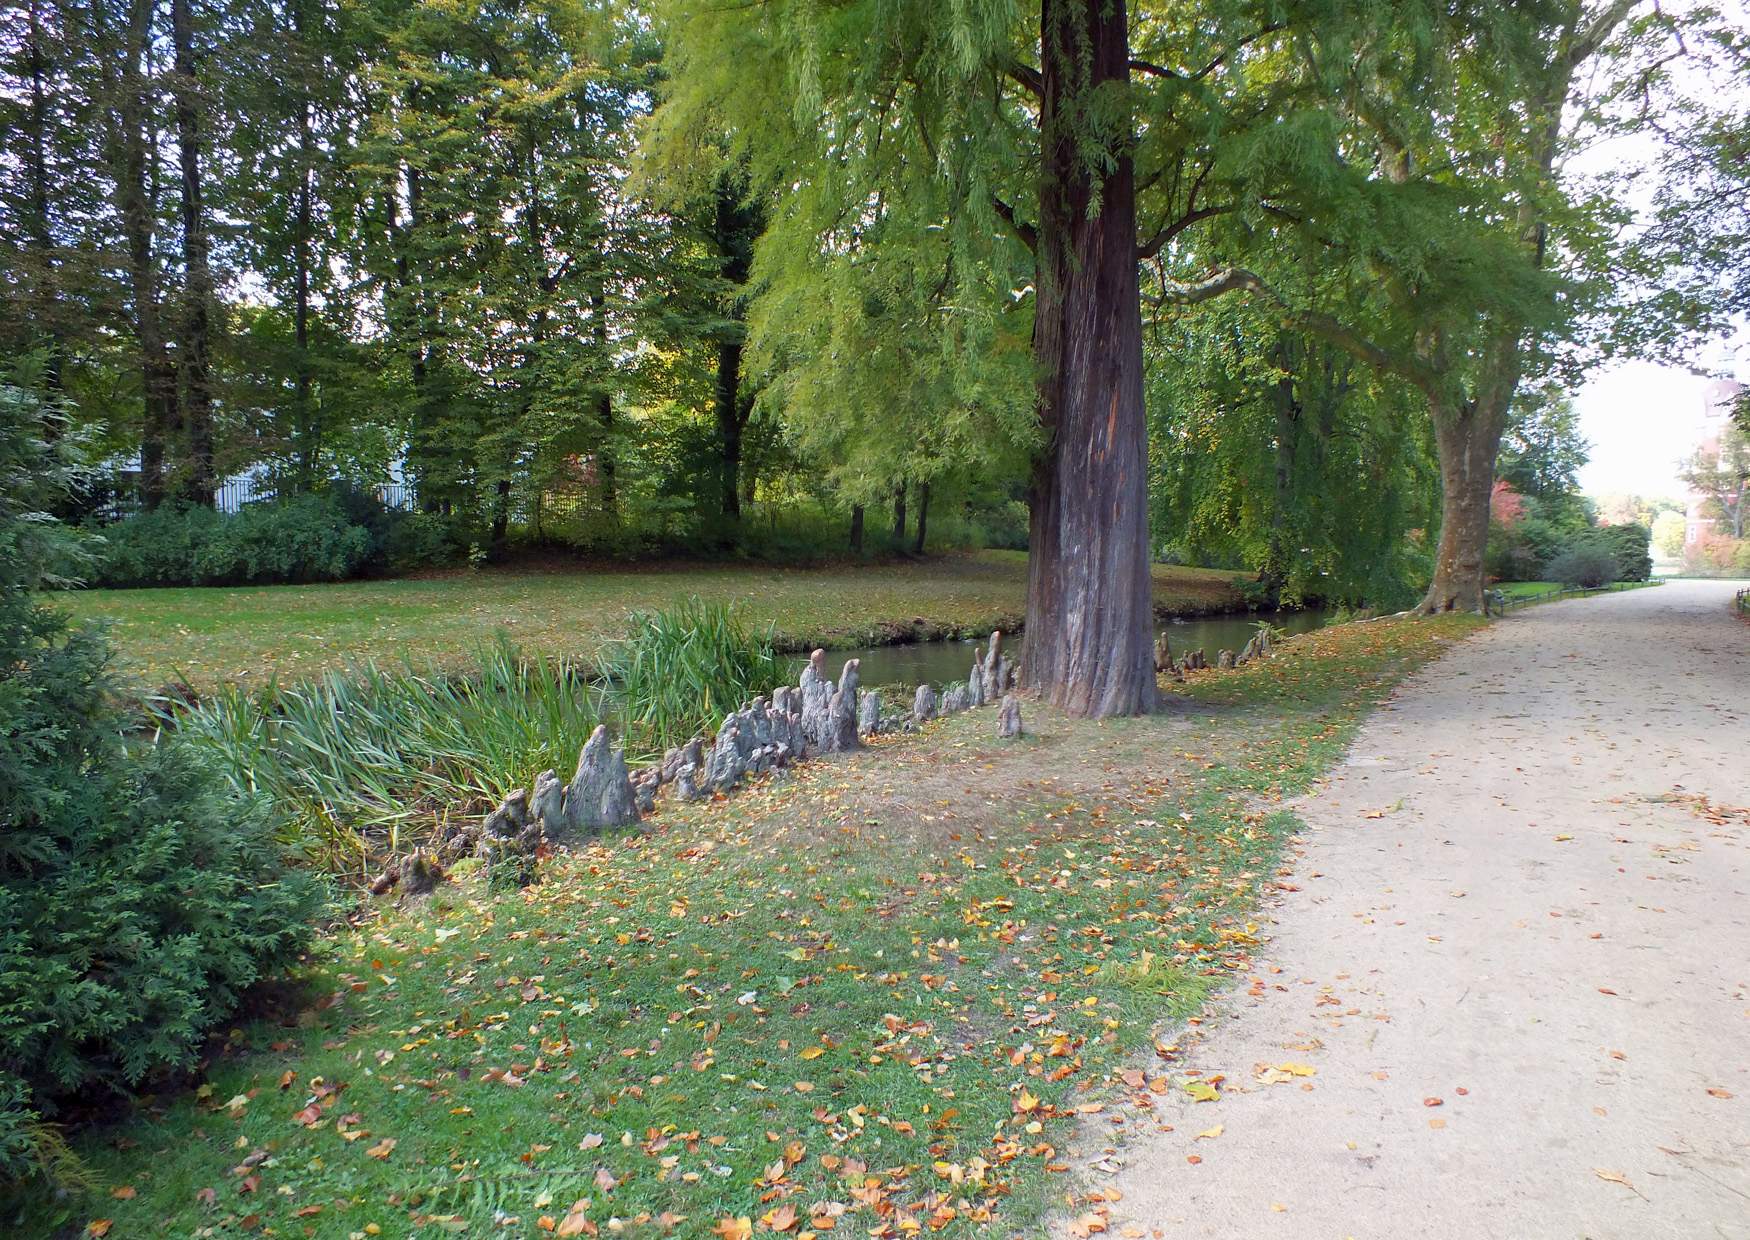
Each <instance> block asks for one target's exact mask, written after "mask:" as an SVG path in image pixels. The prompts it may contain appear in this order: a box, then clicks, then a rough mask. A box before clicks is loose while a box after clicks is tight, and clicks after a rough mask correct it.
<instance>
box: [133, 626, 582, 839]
mask: <svg viewBox="0 0 1750 1240" xmlns="http://www.w3.org/2000/svg"><path fill="white" fill-rule="evenodd" d="M602 699H603V695H602V693H601V691H600V690H599V689H598V688H596V687H595V686H592V685H591V684H590V683H589V681H588V680H587V678H586V677H584V676H583V675H581V674H579V673H578V672H577V671H576V670H575V669H572V668H570V667H567V666H566V665H564V664H562V663H560V662H558V661H556V660H553V659H550V658H547V657H545V656H542V655H532V656H531V655H526V654H524V653H523V652H521V651H519V650H517V649H516V648H515V647H513V646H511V645H510V644H509V643H507V642H500V643H498V644H496V645H493V646H490V647H487V648H486V649H484V650H482V651H480V652H479V654H478V655H477V657H476V659H475V660H474V666H473V667H472V668H470V669H469V670H467V671H466V672H464V673H462V674H457V673H455V672H449V671H444V672H440V671H437V670H435V669H421V668H418V667H415V666H414V665H413V664H412V663H411V662H407V663H404V664H403V665H402V666H401V667H399V668H385V667H382V666H380V665H378V664H376V663H374V662H367V663H364V664H361V665H359V666H357V667H355V668H353V669H352V671H351V672H350V673H341V672H328V673H325V674H323V675H322V676H320V677H318V678H316V679H315V680H312V681H308V682H305V683H302V684H297V685H291V686H280V685H277V684H271V685H269V686H268V687H267V688H266V689H265V690H262V691H258V692H253V693H251V692H246V691H244V690H241V689H238V688H236V687H228V688H225V689H222V690H220V691H219V692H217V693H215V694H214V695H212V696H210V697H207V698H204V699H202V700H200V701H198V702H195V703H193V704H188V703H183V702H178V701H172V700H167V699H157V700H155V701H154V702H153V703H152V709H153V711H154V713H155V714H156V716H157V718H158V721H159V723H160V725H161V734H163V735H169V734H171V733H174V735H175V736H176V738H177V739H178V741H179V742H182V743H190V744H194V745H196V746H199V747H200V748H202V749H203V750H205V751H206V752H207V753H208V754H209V755H211V756H212V758H213V759H214V760H215V763H216V765H217V766H218V768H219V770H220V771H221V772H222V773H223V774H224V776H225V778H227V779H228V780H229V781H230V782H231V783H232V785H233V786H234V787H235V788H236V789H237V790H238V791H240V792H245V793H250V794H259V795H263V796H265V797H266V798H267V800H268V802H269V804H271V805H272V806H273V808H274V810H275V811H276V813H277V814H278V815H279V817H280V819H281V821H282V823H283V830H284V832H285V834H286V836H287V838H288V839H289V840H290V841H291V842H294V843H296V844H298V845H300V846H302V847H303V848H305V849H306V850H307V851H308V852H309V853H310V854H311V855H312V857H313V859H315V860H317V861H319V862H320V863H321V864H323V865H324V866H326V867H327V868H329V869H332V870H335V871H337V872H340V873H348V872H363V871H364V870H365V869H367V868H368V867H369V866H370V865H371V864H372V862H373V861H374V860H375V859H376V858H377V857H378V855H379V854H381V853H382V852H384V851H394V850H395V849H396V847H397V845H398V843H399V836H400V835H401V834H402V833H403V832H405V831H407V830H408V829H410V828H417V829H422V830H429V829H430V828H431V827H434V826H439V825H441V824H442V823H443V822H444V821H445V820H446V819H449V818H453V817H455V816H457V815H470V814H477V813H480V812H481V811H482V810H483V809H485V808H487V807H489V806H490V805H492V804H494V803H496V802H497V801H498V800H500V799H502V798H503V796H504V795H505V794H506V793H507V792H509V791H510V790H511V789H512V788H516V787H521V786H526V784H527V781H529V780H530V779H531V778H532V777H533V775H534V774H535V773H536V772H537V771H540V770H542V769H543V768H545V767H553V768H555V769H557V770H560V771H564V772H568V771H569V769H570V767H571V764H572V763H574V762H575V761H576V756H577V750H578V747H579V746H580V745H581V744H582V743H583V741H584V739H585V738H587V737H588V736H589V734H590V731H591V730H592V729H593V728H594V727H595V725H596V724H597V723H598V722H600V721H601V719H602V718H603V716H604V714H605V713H606V712H605V710H604V703H603V700H602Z"/></svg>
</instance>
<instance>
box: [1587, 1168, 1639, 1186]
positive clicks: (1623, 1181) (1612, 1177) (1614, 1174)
mask: <svg viewBox="0 0 1750 1240" xmlns="http://www.w3.org/2000/svg"><path fill="white" fill-rule="evenodd" d="M1592 1174H1593V1175H1595V1176H1597V1177H1598V1178H1599V1179H1601V1180H1608V1181H1610V1182H1611V1183H1612V1184H1620V1185H1622V1186H1623V1187H1624V1188H1626V1189H1630V1190H1633V1188H1634V1185H1633V1184H1630V1183H1629V1179H1628V1176H1626V1175H1624V1174H1623V1173H1622V1172H1620V1171H1606V1170H1605V1169H1604V1168H1603V1167H1594V1168H1592Z"/></svg>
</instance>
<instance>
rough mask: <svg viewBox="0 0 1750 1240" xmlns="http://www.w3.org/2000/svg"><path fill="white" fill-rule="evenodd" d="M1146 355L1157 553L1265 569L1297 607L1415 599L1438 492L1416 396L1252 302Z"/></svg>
mask: <svg viewBox="0 0 1750 1240" xmlns="http://www.w3.org/2000/svg"><path fill="white" fill-rule="evenodd" d="M1145 356H1146V357H1147V359H1148V362H1149V367H1148V394H1149V409H1150V448H1151V458H1152V474H1153V476H1152V479H1151V502H1152V507H1153V514H1154V527H1155V530H1156V541H1157V544H1159V545H1164V546H1169V547H1171V548H1172V549H1173V550H1175V551H1176V552H1177V553H1178V554H1180V555H1182V556H1184V557H1186V558H1188V559H1190V560H1192V561H1194V562H1197V563H1211V564H1231V565H1233V566H1234V567H1244V568H1252V569H1256V570H1258V572H1259V578H1260V582H1261V584H1262V585H1263V587H1264V589H1265V590H1266V591H1267V592H1269V593H1271V594H1273V595H1275V597H1276V599H1277V600H1278V601H1281V602H1284V603H1299V602H1303V601H1310V600H1315V599H1316V600H1323V601H1327V602H1332V603H1342V604H1349V605H1367V606H1372V607H1376V608H1379V607H1396V606H1402V605H1407V604H1408V603H1409V602H1411V601H1413V599H1414V597H1415V595H1416V593H1417V592H1418V591H1419V590H1420V589H1421V588H1422V586H1423V585H1424V584H1425V582H1426V577H1427V572H1428V565H1427V560H1426V555H1425V553H1424V551H1423V550H1422V542H1423V539H1422V538H1421V537H1420V535H1421V534H1422V532H1423V531H1425V530H1426V529H1427V527H1428V523H1429V522H1430V521H1431V520H1432V519H1433V511H1434V504H1435V502H1436V500H1437V497H1438V494H1439V480H1438V474H1437V471H1436V469H1435V465H1434V461H1433V455H1432V446H1431V444H1430V443H1429V442H1428V436H1427V432H1426V429H1425V428H1424V427H1423V426H1421V425H1420V424H1419V423H1418V422H1417V420H1416V419H1415V418H1414V417H1413V413H1414V408H1415V407H1414V404H1413V403H1412V402H1413V395H1412V394H1411V393H1409V392H1407V391H1405V390H1404V388H1403V387H1401V386H1398V385H1393V384H1391V383H1389V382H1387V381H1382V380H1381V379H1380V377H1379V376H1378V375H1377V374H1376V373H1375V372H1374V371H1372V370H1371V369H1370V368H1368V367H1366V366H1363V365H1362V364H1360V363H1358V362H1355V361H1353V360H1352V359H1350V358H1349V357H1348V356H1347V355H1345V354H1344V353H1342V352H1341V351H1340V350H1338V349H1336V348H1335V347H1333V346H1330V345H1327V344H1322V343H1319V342H1316V341H1309V340H1307V339H1306V338H1305V337H1303V336H1299V335H1296V334H1293V333H1288V332H1285V331H1283V330H1282V329H1281V328H1280V327H1278V326H1273V325H1271V324H1270V323H1269V322H1268V320H1267V319H1265V318H1264V317H1263V316H1260V315H1257V314H1256V313H1255V312H1253V311H1252V310H1249V309H1248V308H1247V307H1246V306H1245V305H1244V304H1243V303H1239V302H1233V303H1223V304H1219V305H1215V306H1208V307H1204V308H1202V309H1201V310H1200V311H1199V312H1197V313H1195V314H1191V315H1186V316H1183V317H1181V318H1179V319H1177V320H1174V321H1172V322H1170V323H1167V324H1164V325H1162V326H1161V327H1160V328H1159V329H1158V330H1157V332H1156V334H1155V336H1154V337H1153V339H1152V340H1151V342H1150V343H1149V345H1148V347H1147V350H1146V353H1145Z"/></svg>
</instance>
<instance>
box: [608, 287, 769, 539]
mask: <svg viewBox="0 0 1750 1240" xmlns="http://www.w3.org/2000/svg"><path fill="white" fill-rule="evenodd" d="M600 261H602V262H606V261H607V256H606V255H605V254H604V255H602V256H601V257H600ZM607 306H608V298H607V290H606V289H605V288H604V287H603V285H602V281H601V279H600V278H599V277H598V278H597V280H596V284H595V288H594V289H592V290H591V292H590V295H589V308H590V317H591V319H592V320H593V322H592V324H591V327H590V335H591V338H592V339H593V340H594V341H595V347H596V357H597V359H598V360H597V364H598V365H599V366H600V367H601V373H602V389H601V391H600V392H599V393H598V394H597V395H596V398H595V416H596V421H597V422H598V423H600V425H601V429H602V438H601V449H600V450H599V451H598V452H597V453H596V470H597V473H598V475H599V476H600V478H601V480H602V508H603V510H604V511H606V512H609V513H612V512H614V511H615V509H616V508H617V507H618V504H619V496H618V494H617V492H616V485H615V483H616V480H615V476H614V475H615V472H616V462H615V460H614V393H613V391H612V390H611V389H610V388H609V387H608V377H609V376H610V375H611V374H612V373H613V368H612V367H611V366H610V365H609V359H608V310H607ZM738 451H739V445H738Z"/></svg>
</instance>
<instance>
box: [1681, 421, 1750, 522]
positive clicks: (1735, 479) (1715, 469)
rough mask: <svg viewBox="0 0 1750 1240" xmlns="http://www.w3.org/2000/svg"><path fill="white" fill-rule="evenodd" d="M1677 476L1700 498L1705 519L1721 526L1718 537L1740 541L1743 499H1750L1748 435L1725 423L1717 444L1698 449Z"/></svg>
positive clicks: (1744, 508)
mask: <svg viewBox="0 0 1750 1240" xmlns="http://www.w3.org/2000/svg"><path fill="white" fill-rule="evenodd" d="M1677 476H1678V477H1679V478H1681V479H1683V481H1684V482H1686V483H1688V484H1689V488H1690V490H1692V491H1694V492H1695V493H1696V494H1697V495H1699V496H1701V497H1702V499H1703V501H1704V503H1705V506H1706V509H1707V515H1709V516H1711V517H1713V518H1714V519H1715V520H1717V521H1719V522H1721V524H1722V526H1723V528H1722V529H1721V530H1720V531H1719V532H1720V533H1724V534H1729V535H1730V536H1731V537H1732V538H1743V537H1744V526H1745V519H1746V517H1747V516H1750V513H1747V512H1746V507H1747V505H1746V503H1745V501H1746V499H1747V498H1750V433H1746V432H1745V431H1743V430H1742V429H1740V428H1739V427H1738V426H1737V425H1736V424H1735V423H1729V424H1727V425H1726V427H1725V428H1724V429H1722V430H1721V432H1720V438H1719V442H1718V444H1715V445H1709V446H1706V447H1703V448H1700V449H1698V450H1697V451H1696V452H1695V454H1694V455H1693V456H1691V457H1690V458H1689V460H1688V462H1687V463H1686V464H1685V465H1684V467H1683V468H1682V469H1681V470H1679V471H1678V474H1677Z"/></svg>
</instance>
